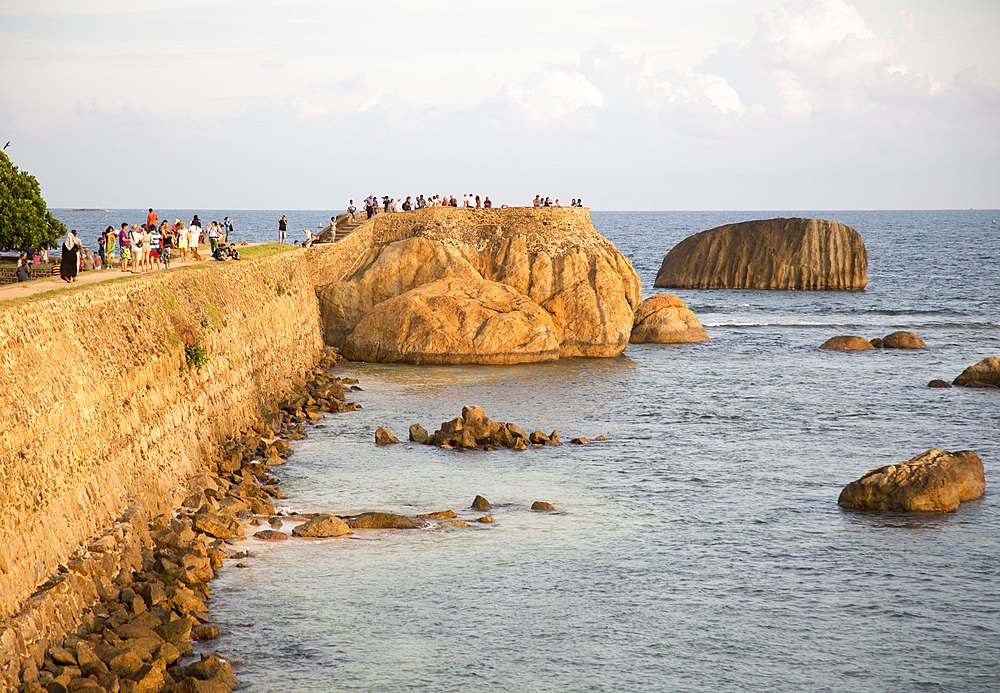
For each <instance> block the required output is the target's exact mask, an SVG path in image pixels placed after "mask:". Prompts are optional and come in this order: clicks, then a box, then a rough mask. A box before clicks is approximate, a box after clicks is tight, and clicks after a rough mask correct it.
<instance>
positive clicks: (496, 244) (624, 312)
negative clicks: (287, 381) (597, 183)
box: [318, 208, 642, 363]
mask: <svg viewBox="0 0 1000 693" xmlns="http://www.w3.org/2000/svg"><path fill="white" fill-rule="evenodd" d="M337 245H338V246H345V247H343V248H340V249H338V250H337V252H338V254H340V255H343V253H346V252H353V253H355V255H356V258H357V259H356V260H355V261H354V262H353V265H352V266H351V267H350V268H349V269H347V270H346V271H344V272H342V273H341V274H340V276H339V277H336V281H334V282H332V283H331V284H329V285H326V286H324V287H323V288H322V289H320V290H319V292H318V293H319V301H320V311H321V315H322V318H323V323H324V330H325V334H324V336H325V340H326V343H327V344H328V345H330V346H334V347H338V348H340V347H342V346H345V345H346V342H347V341H348V338H349V337H350V336H352V333H354V332H356V331H357V330H362V332H364V331H367V330H369V329H371V328H372V327H374V326H375V325H374V322H373V321H371V320H367V321H364V324H363V325H362V322H363V318H364V317H365V316H367V315H368V314H369V313H371V312H372V310H373V309H374V308H375V307H376V306H378V305H379V304H381V303H384V302H386V301H388V300H390V299H392V298H394V297H396V296H401V295H403V294H405V293H407V292H409V291H411V290H413V289H415V288H417V287H419V286H422V285H424V284H428V283H431V282H435V281H438V280H442V279H456V280H461V282H462V283H469V285H470V286H472V285H473V284H474V283H475V280H479V281H482V280H486V281H487V282H495V283H498V284H503V285H506V286H507V287H509V288H510V289H512V290H513V291H514V292H516V293H517V294H520V295H521V297H522V299H523V300H524V301H526V302H528V303H531V304H534V305H536V306H538V307H540V308H541V309H542V310H543V311H544V312H545V313H547V314H548V315H549V317H550V318H551V320H552V324H553V325H554V327H555V328H556V332H557V335H558V338H559V344H558V356H560V357H565V356H616V355H618V354H620V353H621V352H622V351H623V350H624V349H625V347H626V346H627V344H628V340H629V336H630V334H631V331H632V323H633V315H634V312H635V309H636V308H638V306H639V304H640V302H641V300H642V295H641V283H640V280H639V276H638V275H637V274H636V273H635V270H633V269H632V265H631V263H630V262H629V261H628V259H626V258H625V257H624V256H623V255H622V254H621V253H620V252H618V249H617V248H615V246H614V245H613V244H612V243H611V242H610V241H608V240H607V239H605V238H604V237H603V236H601V235H600V234H599V233H597V231H595V230H594V227H593V226H592V225H591V223H590V212H589V210H587V209H579V208H557V209H554V208H545V209H532V208H529V209H524V208H516V209H489V210H487V209H464V208H458V209H454V208H435V209H422V210H416V211H412V212H404V213H400V214H388V215H380V216H378V217H375V218H374V219H373V220H372V221H371V222H369V223H368V224H366V225H365V226H363V227H361V228H360V229H358V230H357V231H355V232H354V233H353V234H352V235H351V236H350V237H348V238H347V239H345V240H344V241H343V242H342V243H338V244H337ZM457 286H458V285H457V284H453V285H452V289H455V287H457ZM477 286H480V285H477ZM477 291H478V289H477ZM473 293H475V292H473ZM441 298H443V297H441ZM414 324H419V323H414ZM401 326H402V325H401ZM406 326H407V327H408V326H409V324H407V325H406ZM378 339H381V338H380V337H378V336H377V335H374V334H373V335H370V336H366V335H365V334H362V333H359V334H357V335H355V336H354V339H353V342H352V344H353V345H355V346H360V344H361V343H374V341H376V340H378ZM404 341H405V336H404ZM414 347H416V343H415V342H414ZM414 351H421V349H416V348H414ZM542 352H547V348H546V349H544V350H542ZM542 352H539V353H542ZM386 353H389V352H386ZM487 358H488V360H484V361H480V360H478V359H477V358H476V354H475V352H474V351H473V352H469V353H464V354H463V355H462V356H461V357H460V359H459V360H445V359H444V358H443V357H442V360H439V361H435V362H439V363H457V362H461V363H480V362H482V363H498V362H503V361H498V360H496V355H495V354H494V355H490V356H488V357H487ZM546 358H548V357H547V356H546ZM511 362H513V361H511Z"/></svg>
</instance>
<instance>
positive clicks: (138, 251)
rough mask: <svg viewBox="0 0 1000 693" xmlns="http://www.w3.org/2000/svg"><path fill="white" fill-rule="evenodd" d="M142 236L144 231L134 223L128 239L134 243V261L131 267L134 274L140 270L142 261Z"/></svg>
mask: <svg viewBox="0 0 1000 693" xmlns="http://www.w3.org/2000/svg"><path fill="white" fill-rule="evenodd" d="M142 237H143V232H142V231H140V230H139V227H138V225H136V224H132V228H131V229H130V230H129V233H128V240H129V242H130V243H131V244H132V262H131V266H130V267H129V269H130V270H131V271H132V273H133V274H135V273H137V272H138V271H139V267H140V265H141V263H142Z"/></svg>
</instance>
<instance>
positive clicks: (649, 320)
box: [629, 294, 709, 344]
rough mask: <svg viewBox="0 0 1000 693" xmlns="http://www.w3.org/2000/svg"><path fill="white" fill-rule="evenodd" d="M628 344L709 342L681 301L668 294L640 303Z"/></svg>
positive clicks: (694, 317)
mask: <svg viewBox="0 0 1000 693" xmlns="http://www.w3.org/2000/svg"><path fill="white" fill-rule="evenodd" d="M629 341H631V342H632V343H633V344H649V343H656V344H683V343H687V342H707V341H709V340H708V335H707V334H705V328H704V327H702V326H701V323H700V322H699V321H698V318H697V317H696V316H695V314H694V313H693V312H691V310H690V309H689V308H688V307H687V304H686V303H684V301H682V300H681V299H679V298H677V297H676V296H671V295H670V294H657V295H656V296H650V297H649V298H647V299H646V300H645V301H643V302H642V304H641V305H640V306H639V310H637V311H636V312H635V318H634V319H633V324H632V335H631V337H630V339H629Z"/></svg>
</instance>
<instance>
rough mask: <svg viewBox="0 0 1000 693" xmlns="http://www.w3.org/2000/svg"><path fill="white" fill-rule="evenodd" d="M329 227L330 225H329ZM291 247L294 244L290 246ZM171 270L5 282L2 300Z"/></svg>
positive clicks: (347, 230)
mask: <svg viewBox="0 0 1000 693" xmlns="http://www.w3.org/2000/svg"><path fill="white" fill-rule="evenodd" d="M364 216H365V215H364V213H361V214H358V215H357V217H356V220H355V221H353V222H352V221H348V222H347V223H345V224H344V225H343V226H342V227H340V228H338V229H337V231H336V233H335V235H334V239H333V240H334V242H335V243H336V242H339V241H342V240H344V239H345V238H347V237H348V236H350V235H351V234H352V233H354V231H355V230H357V229H359V228H360V227H362V226H364V224H365V222H366V221H367V219H365V218H364ZM327 228H329V227H327ZM259 245H267V244H265V243H250V244H248V245H245V246H243V245H241V246H236V248H237V250H240V251H241V252H242V249H243V248H252V247H254V246H259ZM288 247H289V248H291V247H293V246H288ZM202 262H214V260H212V259H211V257H206V256H202V259H201V260H197V261H196V260H185V261H184V262H180V261H177V260H171V261H170V269H174V268H176V267H190V266H191V265H197V264H200V263H202ZM164 271H169V270H163V269H156V270H153V272H138V273H135V274H132V273H131V272H122V271H121V270H120V269H117V268H115V269H102V270H89V271H86V272H79V273H78V274H77V275H76V281H75V282H72V283H67V282H64V281H63V280H62V278H60V277H58V276H54V277H45V278H44V279H32V280H30V281H26V282H18V283H16V284H3V285H0V301H10V300H14V299H18V298H26V297H28V296H34V295H35V294H41V293H45V292H46V291H56V290H58V289H68V288H71V287H76V286H84V285H87V284H96V283H98V282H105V281H110V280H112V279H122V278H124V277H130V276H139V275H144V274H153V273H156V272H164Z"/></svg>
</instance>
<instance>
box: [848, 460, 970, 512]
mask: <svg viewBox="0 0 1000 693" xmlns="http://www.w3.org/2000/svg"><path fill="white" fill-rule="evenodd" d="M985 489H986V478H985V476H984V474H983V463H982V461H981V460H980V459H979V455H977V454H976V453H975V452H972V451H971V450H963V451H961V452H954V453H952V452H946V451H944V450H940V449H938V448H932V449H930V450H927V451H926V452H922V453H920V454H919V455H917V456H916V457H914V458H912V459H910V460H906V461H903V462H900V463H898V464H890V465H887V466H885V467H879V468H878V469H873V470H871V471H870V472H868V473H867V474H865V475H864V476H863V477H861V478H860V479H858V480H857V481H852V482H851V483H849V484H848V485H847V486H845V487H844V490H843V491H841V493H840V498H839V499H838V500H837V503H839V504H840V505H842V506H844V507H845V508H853V509H856V510H895V511H907V512H909V511H931V512H951V511H953V510H955V509H957V508H958V506H959V504H960V503H964V502H965V501H969V500H973V499H975V498H979V497H980V496H981V495H983V492H984V491H985Z"/></svg>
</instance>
